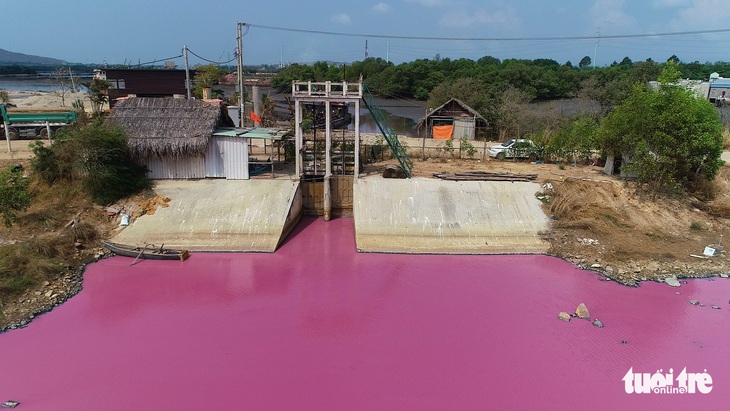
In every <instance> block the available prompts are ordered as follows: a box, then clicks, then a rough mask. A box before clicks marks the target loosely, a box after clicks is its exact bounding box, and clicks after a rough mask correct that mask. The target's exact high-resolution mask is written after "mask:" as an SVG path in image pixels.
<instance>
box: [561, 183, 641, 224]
mask: <svg viewBox="0 0 730 411" xmlns="http://www.w3.org/2000/svg"><path fill="white" fill-rule="evenodd" d="M553 187H554V190H553V193H552V194H551V196H550V197H551V199H550V204H549V210H550V213H551V214H552V215H554V216H555V217H556V222H555V227H557V228H572V229H583V230H587V231H590V232H592V233H605V232H610V231H612V230H615V229H616V228H619V227H620V228H630V227H632V223H631V222H630V220H629V218H628V215H627V214H626V212H625V210H623V209H621V208H620V207H619V206H618V205H617V199H618V198H620V197H621V193H620V188H619V187H617V186H616V185H615V184H613V183H602V182H595V181H581V180H572V179H568V180H565V181H564V182H563V183H561V184H555V185H554V186H553Z"/></svg>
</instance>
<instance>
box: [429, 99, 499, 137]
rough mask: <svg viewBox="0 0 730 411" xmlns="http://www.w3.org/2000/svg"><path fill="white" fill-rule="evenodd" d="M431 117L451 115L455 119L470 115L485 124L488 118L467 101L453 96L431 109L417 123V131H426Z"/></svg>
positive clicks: (469, 116)
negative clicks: (467, 103)
mask: <svg viewBox="0 0 730 411" xmlns="http://www.w3.org/2000/svg"><path fill="white" fill-rule="evenodd" d="M431 117H451V118H454V119H458V118H464V117H468V118H475V119H476V120H477V121H479V122H481V123H482V124H484V125H486V124H487V119H485V118H484V117H482V115H481V114H479V113H478V112H477V111H476V110H474V109H473V108H471V107H469V106H468V105H466V103H464V102H463V101H461V100H459V99H458V98H452V99H451V100H449V101H447V102H446V103H444V104H442V105H440V106H438V107H437V108H435V109H433V110H431V111H429V113H428V114H426V116H425V117H423V118H422V119H421V120H420V121H419V122H418V124H417V125H416V132H418V133H419V134H421V133H422V132H423V131H425V130H426V125H427V124H428V119H429V118H431Z"/></svg>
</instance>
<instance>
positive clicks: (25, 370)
mask: <svg viewBox="0 0 730 411" xmlns="http://www.w3.org/2000/svg"><path fill="white" fill-rule="evenodd" d="M130 262H131V259H129V258H125V257H115V258H111V259H107V260H104V261H102V262H99V263H96V264H93V265H91V266H90V267H89V268H88V269H87V271H86V274H85V282H84V290H83V291H82V292H81V293H80V294H79V295H77V296H75V297H74V298H72V299H71V300H70V301H69V302H67V303H66V304H64V305H62V306H61V307H58V308H56V309H55V310H53V311H52V312H51V313H48V314H46V315H43V316H41V317H40V318H37V319H36V320H35V321H33V322H32V323H31V324H30V326H29V327H27V328H24V329H20V330H14V331H10V332H7V333H5V334H2V335H0V402H2V401H6V400H15V401H19V402H20V403H21V405H20V406H19V407H18V409H19V410H244V409H246V410H489V409H494V410H506V409H515V410H517V409H519V410H527V409H541V410H552V409H555V410H573V409H574V410H586V409H591V410H593V409H613V410H618V409H627V410H629V409H637V410H638V409H661V410H670V409H682V410H687V409H703V410H709V409H727V408H728V407H729V406H730V405H729V404H730V367H729V366H730V350H728V348H729V345H730V344H729V343H728V341H729V339H728V337H730V327H728V325H729V322H728V319H729V318H730V317H729V316H730V306H729V305H728V300H729V299H730V281H728V280H722V279H716V280H714V281H713V280H690V281H687V284H684V285H682V287H681V288H679V289H675V288H671V287H668V286H666V285H662V284H657V283H645V284H642V285H641V287H639V288H628V287H624V286H620V285H617V284H615V283H613V282H606V281H600V280H599V278H598V277H597V276H596V275H595V274H592V273H590V272H585V271H580V270H578V269H576V268H574V267H573V266H571V265H569V264H567V263H565V262H563V261H561V260H559V259H556V258H551V257H546V256H508V255H505V256H435V255H393V254H390V255H384V254H358V253H356V252H355V244H354V235H353V223H352V220H350V219H337V220H334V221H331V222H328V223H325V222H324V221H323V220H321V219H316V220H315V219H306V220H303V221H302V223H300V226H299V227H298V229H297V231H296V232H295V233H294V235H293V236H292V237H291V238H290V239H289V240H288V241H287V243H286V244H284V245H283V246H282V247H281V249H280V250H279V251H277V252H276V253H275V254H205V253H195V254H193V255H192V256H191V258H190V259H189V260H188V261H187V262H185V263H180V262H153V261H147V260H145V261H142V262H140V263H138V264H137V265H135V266H133V267H130ZM676 292H680V293H681V294H680V295H677V294H676ZM690 299H698V300H700V302H702V304H703V305H704V306H694V305H690V304H689V303H688V300H690ZM581 302H583V303H585V304H586V305H587V306H588V308H589V309H590V312H591V314H592V316H593V317H595V318H598V319H600V320H601V321H602V322H603V323H604V324H605V328H597V327H594V326H593V325H591V323H590V322H589V321H585V320H579V319H574V320H573V321H571V322H570V323H565V322H563V321H559V320H558V319H557V314H558V313H559V312H560V311H568V312H572V311H573V310H574V309H575V307H576V306H577V305H578V304H579V303H581ZM713 304H715V305H718V306H720V307H721V309H720V310H715V309H712V308H711V305H713ZM622 340H625V341H626V343H625V344H622V343H621V341H622ZM631 367H633V369H634V371H635V372H649V373H653V372H655V371H657V370H659V369H663V370H665V372H666V370H668V369H669V368H673V369H674V370H676V371H675V374H678V373H679V371H680V370H681V369H683V368H684V367H687V371H688V372H702V371H704V370H705V369H706V370H707V372H708V373H709V374H710V375H711V376H712V378H713V382H714V384H713V389H712V391H711V392H710V393H709V394H674V395H668V394H664V395H662V394H642V395H637V394H631V395H629V394H626V393H625V391H624V383H623V381H622V377H623V376H624V374H626V372H627V371H628V370H629V368H631Z"/></svg>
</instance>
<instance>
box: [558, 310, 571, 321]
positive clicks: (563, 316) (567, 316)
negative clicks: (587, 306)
mask: <svg viewBox="0 0 730 411" xmlns="http://www.w3.org/2000/svg"><path fill="white" fill-rule="evenodd" d="M558 319H559V320H563V321H565V322H570V314H568V313H566V312H565V311H561V312H560V314H558Z"/></svg>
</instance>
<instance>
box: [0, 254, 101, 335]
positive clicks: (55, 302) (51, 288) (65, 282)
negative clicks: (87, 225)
mask: <svg viewBox="0 0 730 411" xmlns="http://www.w3.org/2000/svg"><path fill="white" fill-rule="evenodd" d="M111 256H112V254H111V253H110V252H108V251H106V250H97V251H96V252H95V259H94V260H93V261H91V262H89V263H86V264H82V265H81V266H80V267H78V268H77V269H75V270H72V271H71V272H69V273H67V274H65V275H63V276H61V277H59V278H57V279H56V280H55V281H44V282H43V283H42V284H41V285H40V287H37V288H34V289H31V290H28V291H27V292H25V293H24V294H22V295H20V296H19V297H17V300H15V302H13V303H10V304H7V303H6V304H0V310H2V311H3V313H4V316H5V318H7V319H9V321H10V322H9V324H7V325H5V326H4V327H2V328H0V334H2V333H4V332H6V331H10V330H15V329H18V328H24V327H26V326H27V325H28V324H30V323H31V322H32V321H33V320H34V319H35V318H36V317H38V316H40V315H42V314H45V313H47V312H50V311H52V310H53V309H54V308H56V307H58V306H60V305H61V304H63V303H65V302H66V301H68V300H69V299H70V298H71V297H73V296H75V295H76V294H78V293H79V292H81V290H82V289H83V284H84V272H85V271H86V267H87V266H88V265H89V264H93V263H95V262H98V261H100V260H103V259H105V258H108V257H111Z"/></svg>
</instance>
